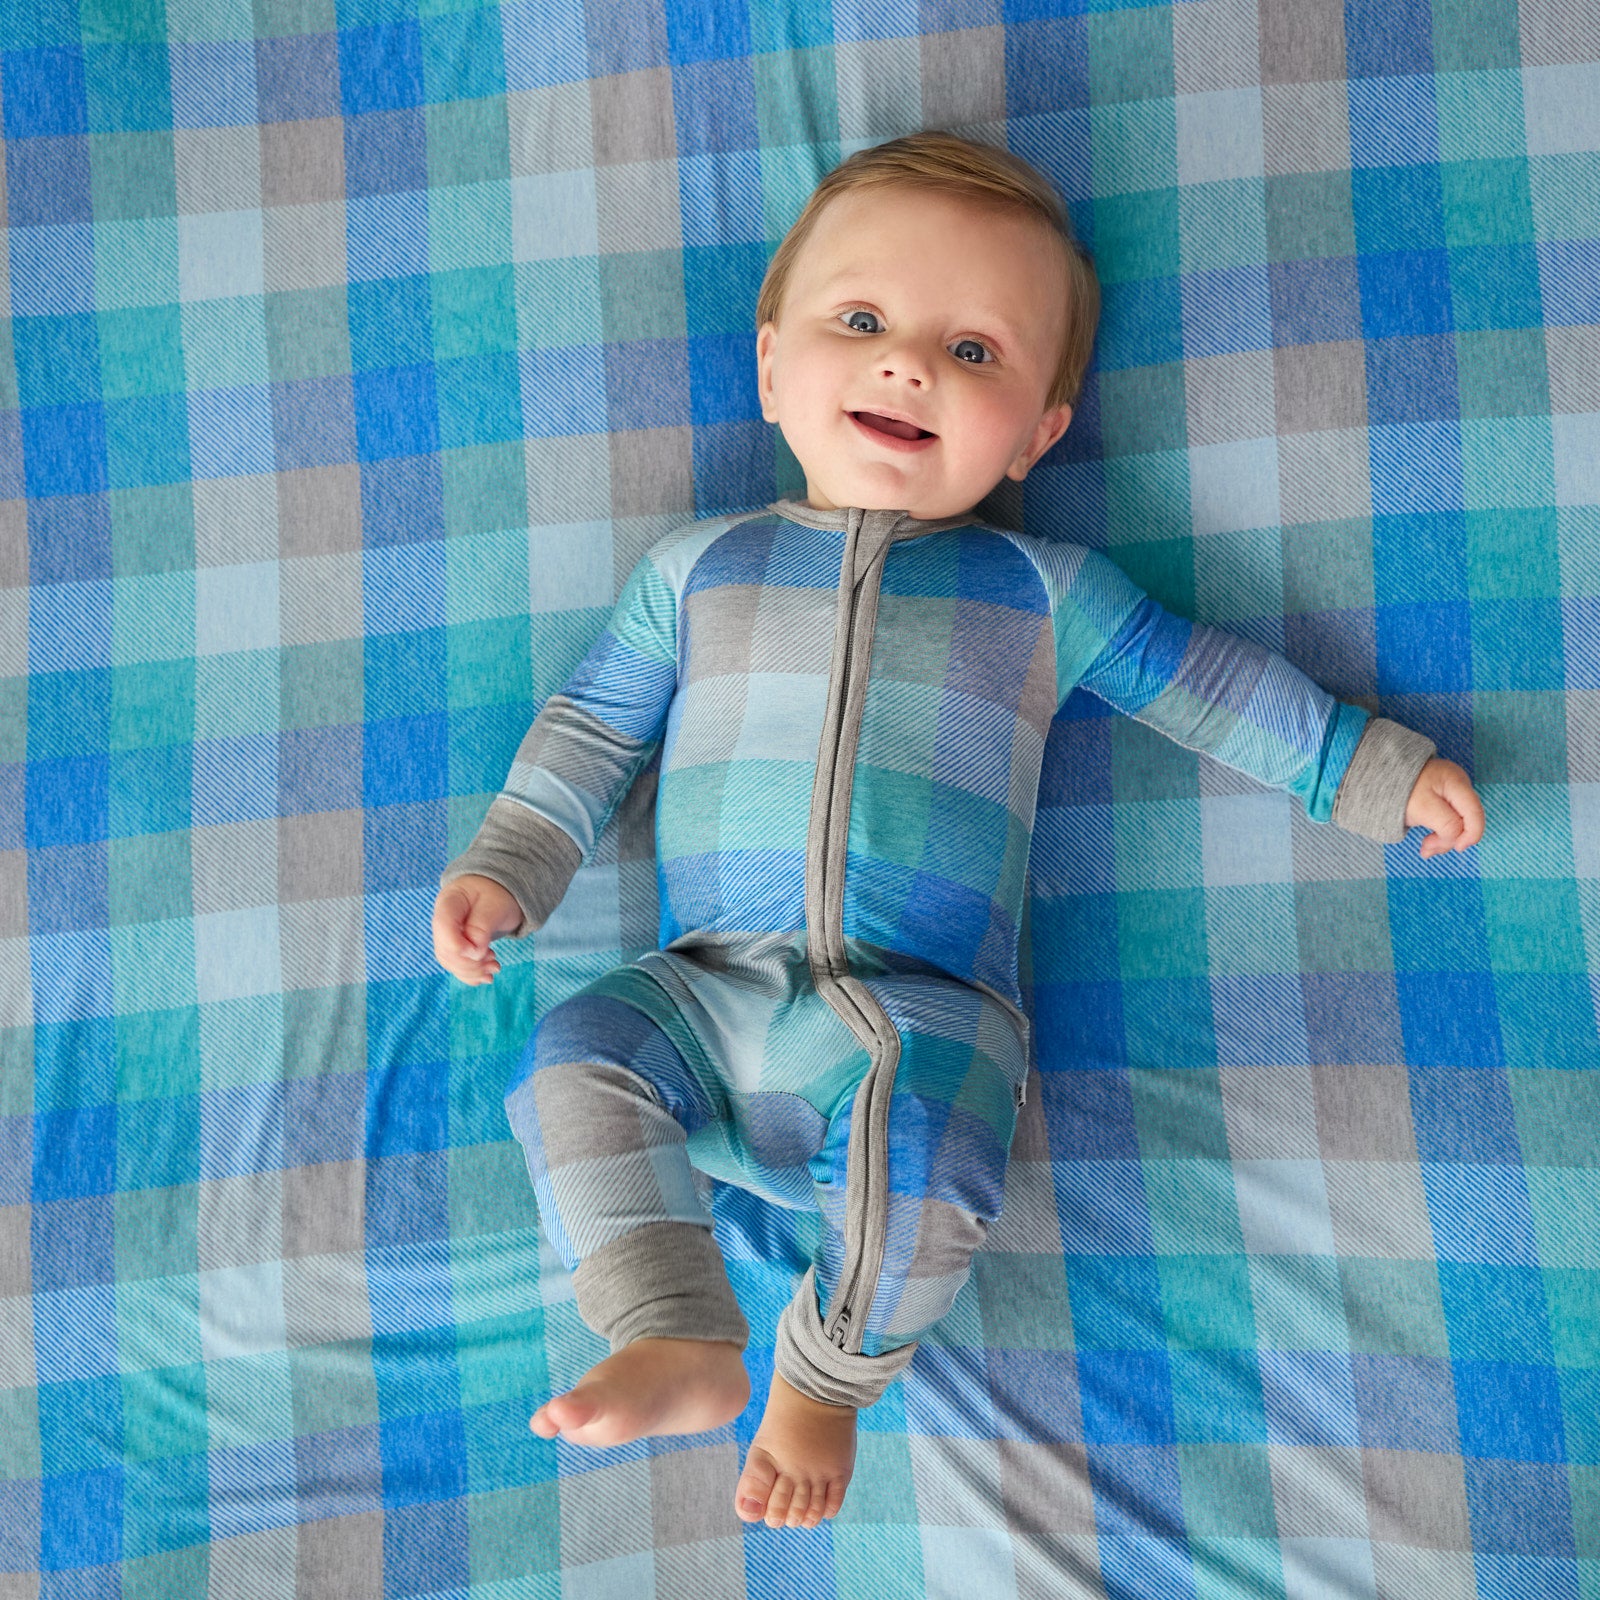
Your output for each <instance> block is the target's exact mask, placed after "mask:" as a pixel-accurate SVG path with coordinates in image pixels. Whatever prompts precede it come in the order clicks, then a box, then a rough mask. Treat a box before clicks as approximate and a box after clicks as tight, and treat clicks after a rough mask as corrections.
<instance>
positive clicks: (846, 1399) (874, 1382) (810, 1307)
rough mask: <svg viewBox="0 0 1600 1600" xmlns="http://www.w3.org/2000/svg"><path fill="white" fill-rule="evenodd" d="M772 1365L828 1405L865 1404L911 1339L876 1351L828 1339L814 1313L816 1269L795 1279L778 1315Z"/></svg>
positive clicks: (909, 1351) (899, 1362) (905, 1361)
mask: <svg viewBox="0 0 1600 1600" xmlns="http://www.w3.org/2000/svg"><path fill="white" fill-rule="evenodd" d="M774 1343H775V1346H776V1348H775V1349H774V1350H773V1366H774V1367H775V1368H776V1369H777V1372H778V1376H779V1377H780V1378H782V1379H783V1381H784V1382H785V1383H787V1384H789V1385H790V1387H791V1388H795V1389H798V1390H799V1391H800V1393H801V1394H803V1395H809V1396H810V1398H811V1399H813V1400H821V1401H822V1402H823V1403H824V1404H826V1405H830V1406H854V1407H855V1408H856V1409H857V1410H860V1409H861V1408H863V1407H865V1406H870V1405H871V1404H872V1403H873V1402H874V1401H876V1400H877V1399H878V1397H879V1396H880V1395H881V1394H882V1393H883V1391H884V1390H885V1389H887V1388H888V1387H889V1385H890V1384H891V1383H893V1382H894V1380H895V1379H896V1378H897V1377H899V1376H900V1374H901V1373H902V1372H904V1371H905V1369H906V1368H907V1367H908V1366H910V1364H911V1358H912V1356H914V1355H915V1354H916V1353H917V1347H916V1344H915V1343H912V1344H903V1345H901V1346H900V1348H899V1349H898V1350H889V1351H886V1352H885V1353H884V1354H883V1355H881V1356H862V1355H851V1354H850V1353H849V1352H848V1351H844V1350H840V1349H839V1348H838V1347H837V1346H836V1345H833V1344H830V1343H829V1342H828V1339H827V1336H826V1335H825V1334H824V1333H823V1331H822V1318H821V1317H820V1316H819V1315H818V1313H817V1269H816V1268H815V1267H812V1268H810V1269H809V1270H808V1271H807V1272H806V1275H805V1277H803V1278H802V1279H801V1280H800V1286H799V1288H797V1289H796V1290H795V1292H794V1296H793V1298H792V1299H791V1300H790V1301H789V1303H788V1305H786V1306H785V1307H784V1308H783V1315H782V1316H781V1317H780V1318H779V1319H778V1333H777V1338H776V1340H775V1341H774Z"/></svg>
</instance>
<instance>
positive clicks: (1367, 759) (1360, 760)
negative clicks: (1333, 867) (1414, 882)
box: [1329, 717, 1439, 844]
mask: <svg viewBox="0 0 1600 1600" xmlns="http://www.w3.org/2000/svg"><path fill="white" fill-rule="evenodd" d="M1438 753H1439V750H1438V746H1436V745H1435V744H1434V742H1433V740H1431V739H1429V738H1426V737H1424V736H1423V735H1422V734H1420V733H1413V732H1412V731H1411V729H1410V728H1406V727H1402V726H1401V725H1400V724H1399V723H1398V722H1391V721H1389V719H1388V718H1387V717H1370V718H1368V720H1367V725H1366V727H1365V728H1364V729H1363V730H1362V734H1361V738H1360V741H1359V742H1358V743H1357V745H1356V748H1355V754H1354V755H1352V756H1351V757H1350V765H1349V766H1348V767H1346V768H1345V774H1344V780H1343V782H1341V783H1340V785H1339V792H1338V794H1336V795H1335V796H1334V798H1333V814H1332V817H1331V818H1330V819H1329V820H1330V821H1332V822H1333V823H1334V824H1335V825H1336V826H1338V827H1341V828H1343V829H1345V830H1346V831H1347V832H1349V833H1359V834H1361V835H1363V836H1364V837H1365V838H1368V839H1376V840H1377V841H1378V842H1379V843H1380V844H1399V843H1400V841H1401V840H1402V839H1404V838H1405V836H1406V802H1407V801H1408V800H1409V799H1410V798H1411V791H1412V790H1413V789H1414V788H1415V787H1416V785H1417V775H1418V774H1419V773H1420V772H1421V771H1422V769H1423V768H1424V767H1425V766H1426V765H1427V764H1428V762H1430V761H1431V760H1432V759H1433V758H1434V757H1435V756H1436V755H1437V754H1438Z"/></svg>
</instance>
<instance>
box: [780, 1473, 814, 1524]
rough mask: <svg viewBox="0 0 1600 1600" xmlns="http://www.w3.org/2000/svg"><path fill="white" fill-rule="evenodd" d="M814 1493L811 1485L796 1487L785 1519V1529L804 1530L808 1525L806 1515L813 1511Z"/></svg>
mask: <svg viewBox="0 0 1600 1600" xmlns="http://www.w3.org/2000/svg"><path fill="white" fill-rule="evenodd" d="M813 1492H814V1491H813V1490H812V1487H811V1485H810V1483H797V1484H796V1485H795V1486H794V1498H793V1499H792V1500H791V1501H790V1502H789V1510H788V1512H787V1514H786V1515H785V1516H784V1519H783V1525H784V1527H786V1528H803V1527H804V1526H805V1525H806V1513H807V1512H808V1511H809V1510H810V1509H811V1496H812V1494H813Z"/></svg>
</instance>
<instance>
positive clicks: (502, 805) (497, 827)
mask: <svg viewBox="0 0 1600 1600" xmlns="http://www.w3.org/2000/svg"><path fill="white" fill-rule="evenodd" d="M582 860H583V855H582V853H581V852H580V851H579V849H578V846H577V845H576V843H574V841H573V839H572V837H571V836H570V835H569V834H568V833H567V832H566V831H565V830H564V829H561V828H558V827H557V826H556V825H555V823H553V822H551V821H550V820H549V818H547V817H542V816H540V814H539V813H538V812H537V811H535V810H533V809H532V808H531V807H529V806H525V805H522V804H521V803H520V802H518V801H516V800H507V799H505V798H504V797H502V798H500V799H497V800H495V801H494V802H493V803H492V804H491V805H490V807H489V814H488V815H487V816H486V817H485V818H484V819H483V826H482V827H481V828H479V829H478V832H477V834H476V836H475V837H474V838H473V841H472V843H471V844H469V845H468V846H467V848H466V849H465V850H463V851H462V852H461V854H460V855H458V856H457V857H456V858H455V860H454V861H452V862H451V863H450V865H449V866H448V867H446V868H445V869H444V872H443V873H442V875H441V876H440V878H439V882H440V884H441V885H442V884H446V883H448V882H449V881H450V880H451V879H452V878H462V877H465V876H466V875H467V874H468V873H472V874H474V875H475V876H477V877H480V878H492V879H494V881H495V882H496V883H498V884H499V885H500V886H501V887H502V888H504V889H508V890H510V892H511V894H512V895H513V897H514V898H515V899H516V902H517V904H518V905H519V906H520V907H521V908H522V926H521V927H520V928H518V929H517V930H516V933H515V935H514V937H515V938H518V939H520V938H522V937H523V936H524V935H525V934H529V933H532V932H533V931H534V929H536V928H540V927H543V926H544V922H545V919H546V918H547V917H548V916H549V915H550V913H551V912H552V911H554V910H555V908H556V907H557V906H558V905H560V904H561V897H562V895H564V894H565V893H566V892H567V885H568V884H569V883H571V882H572V875H573V874H574V873H575V872H576V871H577V870H578V867H579V865H580V864H581V862H582Z"/></svg>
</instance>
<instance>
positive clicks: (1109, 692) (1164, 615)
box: [1040, 547, 1482, 856]
mask: <svg viewBox="0 0 1600 1600" xmlns="http://www.w3.org/2000/svg"><path fill="white" fill-rule="evenodd" d="M1040 564H1041V565H1042V566H1046V565H1047V566H1049V567H1053V568H1055V569H1056V572H1054V573H1051V574H1050V575H1051V576H1053V577H1055V584H1054V585H1053V587H1054V588H1055V589H1056V594H1055V595H1054V596H1053V597H1052V604H1053V607H1054V610H1055V614H1056V617H1057V644H1058V667H1059V671H1060V679H1061V683H1060V687H1061V690H1062V694H1063V696H1064V695H1065V693H1066V692H1067V691H1069V690H1070V689H1071V687H1072V686H1073V684H1075V683H1081V685H1082V686H1083V687H1084V688H1086V689H1088V690H1089V691H1090V692H1091V693H1093V694H1095V695H1097V696H1099V697H1100V698H1102V699H1104V700H1106V701H1107V702H1108V703H1109V704H1111V705H1112V706H1114V707H1115V708H1116V709H1117V710H1119V711H1122V712H1125V713H1126V714H1127V715H1128V716H1131V717H1133V718H1135V719H1136V720H1137V721H1140V722H1143V723H1146V724H1147V725H1148V726H1150V727H1153V728H1155V729H1157V730H1158V731H1159V732H1161V733H1163V734H1165V735H1166V736H1167V737H1168V738H1169V739H1173V740H1175V741H1177V742H1178V743H1179V744H1182V745H1184V746H1186V747H1187V748H1189V749H1192V750H1199V751H1202V752H1204V753H1205V754H1207V755H1209V756H1211V757H1212V758H1213V759H1214V760H1217V761H1220V762H1222V763H1223V764H1224V765H1226V766H1231V767H1234V768H1236V769H1237V770H1238V771H1241V772H1244V773H1247V774H1249V775H1250V776H1251V777H1253V778H1255V779H1256V780H1257V781H1258V782H1261V783H1266V784H1271V785H1273V786H1275V787H1277V788H1282V789H1287V790H1288V791H1289V792H1290V793H1291V794H1295V795H1298V796H1299V798H1300V799H1301V801H1302V802H1303V803H1304V805H1305V808H1306V814H1307V816H1308V817H1310V819H1311V820H1312V821H1314V822H1332V823H1334V824H1335V825H1336V826H1338V827H1341V828H1344V829H1346V830H1348V831H1349V832H1352V833H1359V834H1361V835H1363V836H1364V837H1366V838H1369V839H1375V840H1378V841H1379V842H1381V843H1385V844H1398V843H1399V842H1400V841H1401V840H1402V839H1403V838H1404V837H1405V835H1406V831H1407V829H1409V828H1410V827H1412V826H1413V825H1415V824H1417V823H1422V824H1424V825H1426V826H1429V827H1434V828H1443V829H1444V830H1445V831H1444V832H1443V833H1442V834H1440V835H1438V836H1437V841H1438V842H1434V840H1430V841H1429V842H1430V843H1432V844H1433V848H1432V849H1429V848H1427V846H1426V845H1425V846H1424V848H1423V854H1424V855H1429V856H1431V855H1436V854H1438V853H1439V851H1440V850H1442V849H1444V848H1446V846H1447V845H1448V846H1450V847H1454V848H1460V849H1466V848H1468V846H1470V845H1472V844H1475V843H1477V841H1478V838H1479V837H1480V836H1481V834H1482V806H1481V804H1480V803H1479V802H1478V800H1477V796H1476V795H1475V794H1474V793H1473V792H1472V785H1471V782H1470V780H1469V779H1468V777H1467V775H1466V773H1465V772H1463V771H1462V769H1461V768H1460V767H1458V766H1456V765H1455V763H1453V762H1449V761H1442V760H1440V759H1438V751H1437V749H1436V747H1435V746H1434V744H1433V741H1432V740H1431V739H1428V738H1426V737H1425V736H1423V735H1421V734H1418V733H1415V732H1413V731H1412V730H1411V729H1409V728H1406V727H1404V726H1403V725H1402V724H1400V723H1397V722H1394V721H1392V720H1391V719H1389V718H1387V717H1377V716H1372V715H1370V714H1369V713H1368V712H1367V711H1365V710H1364V709H1363V708H1362V707H1360V706H1356V705H1351V704H1348V703H1345V702H1342V701H1339V700H1337V699H1335V698H1334V697H1333V696H1332V695H1330V694H1329V693H1328V692H1327V691H1326V690H1325V689H1323V688H1321V687H1320V686H1319V685H1318V684H1316V683H1315V682H1313V681H1312V680H1311V679H1310V678H1309V677H1307V676H1306V674H1305V673H1303V672H1302V671H1300V669H1299V668H1298V667H1296V666H1295V665H1294V664H1293V663H1292V662H1290V661H1288V660H1286V659H1285V658H1284V657H1283V656H1281V655H1279V654H1278V653H1277V652H1275V651H1272V650H1267V649H1265V648H1263V647H1262V646H1260V645H1258V644H1255V643H1253V642H1252V641H1250V640H1247V639H1243V638H1240V637H1239V636H1238V635H1236V634H1232V633H1229V632H1228V631H1227V630H1225V629H1222V628H1213V627H1209V626H1207V625H1205V624H1203V623H1198V622H1190V621H1188V620H1187V619H1185V618H1183V617H1180V616H1177V615H1175V614H1173V613H1171V612H1168V611H1166V610H1164V609H1163V608H1162V607H1161V606H1160V605H1159V604H1157V603H1156V602H1155V601H1154V600H1152V599H1150V597H1149V596H1148V595H1146V594H1144V593H1143V591H1141V590H1140V589H1139V587H1138V586H1137V585H1136V584H1134V583H1133V582H1132V580H1131V579H1129V578H1128V577H1127V575H1126V574H1125V573H1123V571H1122V570H1121V568H1119V567H1118V566H1116V564H1115V563H1114V562H1112V561H1110V560H1109V559H1108V558H1107V557H1105V556H1103V555H1101V554H1099V553H1098V552H1096V551H1089V550H1083V549H1081V548H1079V547H1056V549H1055V550H1052V551H1051V552H1050V553H1049V555H1048V556H1047V557H1045V558H1044V559H1043V560H1042V561H1041V562H1040ZM1457 801H1459V802H1460V805H1459V808H1458V806H1457V804H1456V802H1457Z"/></svg>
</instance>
